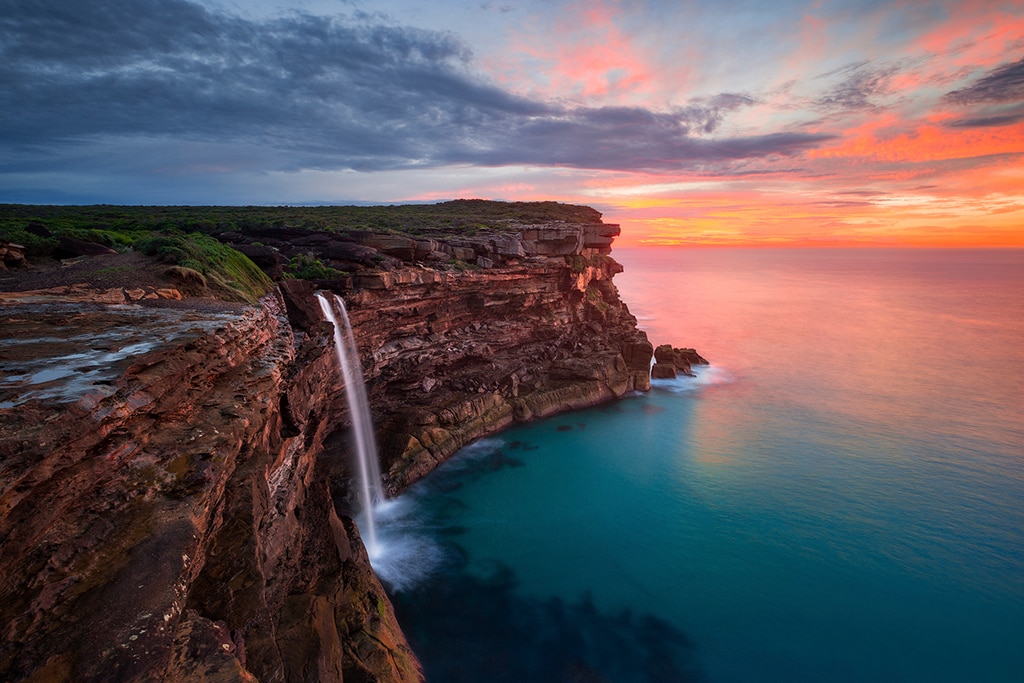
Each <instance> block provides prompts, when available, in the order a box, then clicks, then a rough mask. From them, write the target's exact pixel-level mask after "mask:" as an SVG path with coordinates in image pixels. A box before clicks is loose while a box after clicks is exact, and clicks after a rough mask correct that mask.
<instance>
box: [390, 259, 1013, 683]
mask: <svg viewBox="0 0 1024 683" xmlns="http://www.w3.org/2000/svg"><path fill="white" fill-rule="evenodd" d="M615 256H616V258H617V259H618V260H620V261H621V262H622V263H623V264H624V265H625V266H626V272H625V273H624V274H622V275H620V276H617V278H616V282H617V284H618V285H619V289H620V292H621V294H622V298H623V300H625V301H626V302H628V304H629V306H630V309H631V310H632V311H633V313H634V314H636V315H637V317H638V318H639V319H640V322H641V327H642V328H644V329H645V330H647V331H648V333H649V335H650V337H651V339H652V341H654V342H655V343H656V344H657V343H662V342H670V343H673V344H675V345H677V346H678V345H686V346H694V347H696V348H697V349H698V350H699V351H700V352H701V353H702V354H703V355H705V356H706V357H708V358H709V359H710V360H711V361H712V363H713V365H712V366H711V367H710V368H704V369H699V370H698V371H699V372H700V375H699V376H698V378H696V379H685V378H683V379H679V380H671V381H662V382H656V383H655V386H654V388H653V390H652V391H651V392H650V393H649V394H643V395H635V396H631V397H628V398H626V399H623V400H621V401H618V402H615V403H613V404H610V405H607V406H603V407H600V408H596V409H591V410H586V411H580V412H576V413H572V414H568V415H563V416H560V417H556V418H552V419H549V420H545V421H540V422H536V423H532V424H529V425H524V426H520V427H516V428H514V429H510V430H508V431H506V432H503V433H502V434H500V435H499V436H498V437H497V438H493V439H487V440H484V441H482V442H480V443H477V444H474V445H473V446H470V447H469V448H466V449H464V450H463V451H462V452H461V453H460V454H458V455H457V456H455V457H454V458H453V459H452V460H450V461H449V462H448V463H446V464H445V465H444V466H442V467H441V468H440V469H438V470H437V471H436V472H434V473H432V474H431V475H430V476H429V477H428V478H427V479H425V480H424V481H422V482H420V483H419V484H418V485H416V486H415V487H413V488H412V489H410V490H409V491H408V492H407V493H406V494H405V495H403V496H402V497H401V498H399V499H398V500H396V501H392V502H389V503H387V504H386V505H385V506H384V507H383V508H382V509H381V510H380V511H379V519H380V520H381V522H380V535H381V539H382V543H383V544H384V545H385V547H386V552H385V554H384V555H383V556H382V557H381V558H379V559H378V560H377V561H376V563H375V566H377V568H378V571H379V573H380V574H381V575H382V577H383V578H384V579H385V581H386V583H387V584H388V586H389V590H390V593H391V596H392V599H393V602H394V603H395V606H396V610H397V611H398V615H399V619H400V621H401V623H402V624H403V627H404V628H405V630H406V632H407V634H408V635H409V638H410V641H411V643H412V645H413V647H414V649H415V650H416V652H417V653H418V654H419V656H420V657H421V659H422V661H423V664H424V666H425V669H426V672H427V675H428V680H429V681H432V682H435V683H443V682H445V681H480V682H485V681H486V682H490V681H609V682H620V681H622V682H629V681H691V680H692V681H709V682H726V681H909V680H921V681H1018V682H1019V681H1024V427H1022V424H1024V251H1003V252H1000V251H927V250H913V251H910V250H906V251H896V250H889V251H886V250H856V251H852V250H834V251H828V250H821V251H817V250H802V251H795V250H794V251H789V250H711V249H708V250H687V249H675V250H673V249H661V250H654V249H635V250H628V249H627V250H621V249H616V252H615Z"/></svg>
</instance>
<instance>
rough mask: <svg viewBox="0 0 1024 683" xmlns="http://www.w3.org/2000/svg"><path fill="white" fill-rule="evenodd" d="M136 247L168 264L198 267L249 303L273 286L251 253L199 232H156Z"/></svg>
mask: <svg viewBox="0 0 1024 683" xmlns="http://www.w3.org/2000/svg"><path fill="white" fill-rule="evenodd" d="M133 247H134V248H135V249H137V250H138V251H141V252H142V253H143V254H147V255H149V256H155V257H157V258H158V259H160V260H161V261H163V262H165V263H170V264H172V265H174V266H179V267H181V268H185V269H189V270H194V271H196V272H198V273H200V274H202V275H203V276H204V277H205V278H206V280H207V282H209V283H211V284H214V285H216V286H218V287H220V288H222V289H227V290H232V291H234V292H235V293H237V294H238V295H239V296H241V297H242V298H243V299H245V300H246V301H249V302H253V301H255V300H256V299H257V298H259V297H260V296H262V295H263V294H266V293H267V291H268V290H269V289H270V287H271V286H272V285H273V283H272V282H271V280H270V278H269V277H267V275H266V273H264V272H263V271H262V270H260V269H259V268H258V267H257V266H256V264H254V263H253V262H252V261H250V260H249V258H248V257H247V256H245V255H244V254H242V253H240V252H238V251H235V250H234V249H232V248H231V247H229V246H227V245H226V244H221V243H220V242H218V241H217V240H216V239H214V238H212V237H209V236H207V235H203V234H200V233H198V232H194V233H192V234H190V235H182V234H171V233H158V234H152V235H150V236H149V237H144V238H142V239H140V240H137V241H136V242H135V244H134V245H133Z"/></svg>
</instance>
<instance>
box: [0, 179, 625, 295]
mask: <svg viewBox="0 0 1024 683" xmlns="http://www.w3.org/2000/svg"><path fill="white" fill-rule="evenodd" d="M617 234H618V226H614V225H606V224H603V223H602V222H601V214H600V213H599V212H598V211H595V210H594V209H591V208H589V207H585V206H575V205H570V204H561V203H558V202H550V201H549V202H511V203H510V202H496V201H485V200H481V199H460V200H455V201H450V202H443V203H440V204H418V205H404V206H319V207H252V206H247V207H245V206H208V207H192V206H105V205H97V206H29V205H0V291H25V290H27V289H39V288H43V287H52V286H54V285H67V284H74V283H75V282H79V283H87V284H89V285H90V286H92V287H93V288H100V289H102V288H108V289H109V288H110V287H126V288H131V287H134V288H136V289H137V288H138V287H139V286H140V285H141V284H148V285H150V286H151V287H152V288H153V289H154V291H155V290H156V289H159V288H161V287H162V288H164V289H166V288H169V287H170V288H174V289H176V290H179V293H180V294H182V295H184V296H210V297H213V298H216V299H222V300H224V299H226V300H229V301H247V302H250V303H251V302H254V301H255V300H256V298H257V297H259V296H260V295H262V294H263V293H265V292H266V291H267V290H268V289H269V288H270V287H271V284H272V280H281V279H286V278H301V279H309V280H317V281H321V282H334V283H337V286H338V287H341V288H343V289H347V288H350V287H353V286H355V287H359V286H367V283H372V282H376V280H377V279H379V278H376V279H373V278H371V279H370V280H366V281H364V282H361V284H360V283H355V284H354V282H353V281H352V280H351V279H348V280H344V279H345V278H349V276H351V275H353V274H366V273H375V274H376V273H381V272H385V273H386V272H389V271H395V270H398V269H402V268H409V267H420V266H423V267H426V268H428V269H435V270H459V271H462V270H471V269H479V268H491V267H496V266H500V265H502V264H506V263H509V262H515V261H516V260H517V259H522V258H526V257H529V256H538V255H543V256H555V255H558V256H566V257H573V256H579V255H581V254H582V252H583V250H584V249H590V250H598V251H601V252H603V253H607V251H609V250H610V245H611V241H612V239H613V237H614V235H617ZM129 254H131V255H135V256H137V257H138V258H135V259H123V258H122V259H117V258H116V257H117V256H118V255H121V256H126V255H129ZM143 256H145V257H149V259H148V260H147V259H144V258H142V257H143ZM154 259H155V261H159V262H160V263H155V262H154ZM82 261H85V263H82ZM161 264H163V265H161ZM3 271H7V272H6V273H4V272H3ZM4 275H6V277H4ZM375 277H376V276H375ZM154 278H156V279H159V280H161V281H160V282H157V281H155V280H154ZM51 279H52V282H51ZM72 281H73V282H72Z"/></svg>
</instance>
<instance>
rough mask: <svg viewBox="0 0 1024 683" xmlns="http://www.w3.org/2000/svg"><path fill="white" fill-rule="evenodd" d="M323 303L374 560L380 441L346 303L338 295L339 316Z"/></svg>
mask: <svg viewBox="0 0 1024 683" xmlns="http://www.w3.org/2000/svg"><path fill="white" fill-rule="evenodd" d="M316 298H317V300H318V301H319V302H320V310H322V311H323V312H324V317H325V318H327V320H329V321H330V322H331V324H332V325H334V352H335V354H337V357H338V365H339V366H340V367H341V376H342V380H343V381H344V384H345V397H346V398H347V399H348V410H349V413H350V414H351V416H352V433H353V434H354V435H355V442H356V458H357V461H358V464H359V480H360V482H359V483H360V503H361V504H362V506H363V517H364V519H365V520H366V529H365V533H364V536H365V542H366V551H367V552H368V553H369V555H370V557H371V559H372V558H373V557H375V556H376V555H377V554H378V552H379V550H380V549H379V547H378V545H377V528H376V523H375V521H374V510H373V508H374V506H375V505H376V504H377V503H379V502H380V500H381V498H382V496H381V495H380V465H379V464H378V462H377V441H376V439H375V438H374V436H373V420H372V418H371V417H370V401H369V400H368V399H367V398H366V385H365V384H364V383H363V368H362V365H361V364H360V363H359V349H358V348H357V347H356V341H355V337H354V336H353V335H352V325H351V323H349V321H348V311H347V310H346V309H345V302H344V301H343V300H342V298H341V297H340V296H338V295H337V294H335V295H334V301H335V303H336V304H337V307H338V310H339V311H340V312H341V315H340V316H337V315H336V314H335V309H334V306H332V305H331V302H330V301H329V300H328V299H327V297H326V296H324V295H323V294H320V293H319V292H318V293H317V295H316Z"/></svg>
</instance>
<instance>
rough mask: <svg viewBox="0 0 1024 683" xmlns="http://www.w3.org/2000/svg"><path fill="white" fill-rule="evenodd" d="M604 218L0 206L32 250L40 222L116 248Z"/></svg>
mask: <svg viewBox="0 0 1024 683" xmlns="http://www.w3.org/2000/svg"><path fill="white" fill-rule="evenodd" d="M557 222H563V223H600V222H601V213H600V212H599V211H596V210H594V209H592V208H590V207H587V206H577V205H573V204H562V203H560V202H553V201H546V202H499V201H490V200H484V199H456V200H454V201H449V202H441V203H439V204H405V205H394V206H112V205H93V206H43V205H26V204H0V240H7V241H10V242H15V243H18V244H22V245H25V246H26V247H28V248H29V249H30V250H36V249H42V248H45V247H46V246H47V244H46V242H45V240H46V239H47V238H46V236H44V235H40V230H39V227H45V228H46V229H47V230H49V231H50V232H51V233H54V234H59V235H68V236H70V237H76V238H78V239H86V240H90V241H94V242H99V243H101V244H106V245H107V246H109V247H113V248H117V247H118V246H121V245H125V244H130V243H132V242H133V241H135V239H136V238H137V236H138V233H140V232H152V231H168V230H178V231H182V232H187V233H191V232H200V233H204V234H216V233H223V232H240V233H245V232H249V231H252V230H266V229H268V228H277V229H295V228H300V229H304V230H311V231H326V232H345V231H366V232H376V233H399V234H404V235H410V236H413V237H415V236H431V237H433V236H438V235H447V236H458V235H472V234H476V233H479V232H481V231H497V232H504V231H509V230H514V229H515V227H516V226H520V225H539V224H543V223H557Z"/></svg>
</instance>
